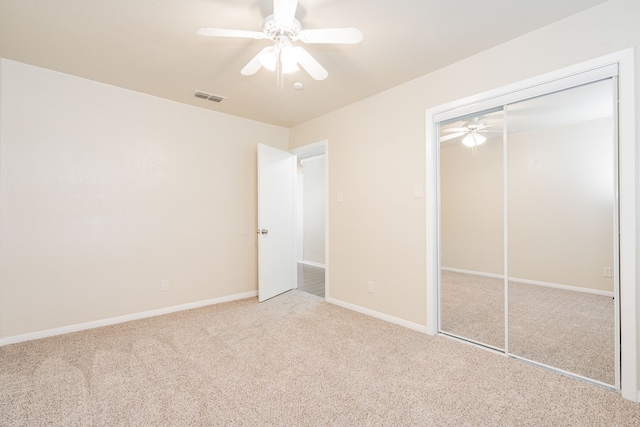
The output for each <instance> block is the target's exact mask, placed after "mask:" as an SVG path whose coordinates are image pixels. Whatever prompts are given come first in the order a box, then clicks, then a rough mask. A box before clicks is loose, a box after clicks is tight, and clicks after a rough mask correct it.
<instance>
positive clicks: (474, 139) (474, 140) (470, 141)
mask: <svg viewBox="0 0 640 427" xmlns="http://www.w3.org/2000/svg"><path fill="white" fill-rule="evenodd" d="M486 141H487V138H485V137H484V136H482V135H480V134H479V133H478V132H477V131H472V132H469V133H468V134H467V136H465V137H464V139H463V140H462V143H463V144H464V145H466V146H467V147H477V146H478V145H480V144H484V143H485V142H486Z"/></svg>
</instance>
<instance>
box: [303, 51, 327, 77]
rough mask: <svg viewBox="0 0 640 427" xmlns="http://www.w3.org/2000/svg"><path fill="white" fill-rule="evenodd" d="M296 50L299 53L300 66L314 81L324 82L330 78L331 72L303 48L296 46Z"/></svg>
mask: <svg viewBox="0 0 640 427" xmlns="http://www.w3.org/2000/svg"><path fill="white" fill-rule="evenodd" d="M295 49H296V52H297V53H298V64H300V66H301V67H302V68H304V69H305V71H306V72H307V73H309V75H310V76H311V77H313V78H314V80H324V79H326V78H327V77H328V76H329V72H328V71H327V70H325V69H324V67H323V66H322V65H320V63H319V62H318V61H316V59H315V58H314V57H313V56H311V55H310V54H309V52H307V51H306V50H305V49H304V48H303V47H302V46H296V48H295Z"/></svg>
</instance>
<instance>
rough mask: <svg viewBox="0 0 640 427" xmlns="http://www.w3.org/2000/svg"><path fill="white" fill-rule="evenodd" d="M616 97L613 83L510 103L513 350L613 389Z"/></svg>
mask: <svg viewBox="0 0 640 427" xmlns="http://www.w3.org/2000/svg"><path fill="white" fill-rule="evenodd" d="M613 94H614V87H613V79H608V80H603V81H600V82H596V83H591V84H588V85H583V86H579V87H576V88H572V89H568V90H564V91H561V92H556V93H552V94H549V95H546V96H542V97H538V98H534V99H530V100H526V101H522V102H519V103H515V104H511V105H509V106H508V107H507V129H508V131H509V133H508V139H507V165H508V182H507V186H508V198H507V199H508V209H507V211H508V216H507V224H508V257H507V258H508V271H509V291H508V295H509V307H508V312H509V316H508V329H509V330H508V333H509V352H510V353H512V354H514V355H518V356H521V357H524V358H527V359H530V360H533V361H536V362H540V363H543V364H546V365H550V366H553V367H556V368H559V369H562V370H565V371H568V372H572V373H575V374H578V375H581V376H585V377H588V378H590V379H594V380H597V381H600V382H603V383H606V384H612V385H613V384H614V383H615V339H614V338H615V335H614V329H615V322H614V320H615V313H614V299H613V296H614V278H613V277H614V273H615V270H616V269H615V268H614V214H615V193H614V189H615V185H616V183H615V181H614V174H615V170H614V157H615V150H614V142H615V137H614V131H615V129H614V122H613V117H614V115H613V105H614V98H613ZM607 276H608V277H607Z"/></svg>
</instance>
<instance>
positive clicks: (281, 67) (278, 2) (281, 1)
mask: <svg viewBox="0 0 640 427" xmlns="http://www.w3.org/2000/svg"><path fill="white" fill-rule="evenodd" d="M297 7H298V0H273V15H269V16H267V17H266V19H265V20H264V23H263V25H262V31H261V32H260V31H247V30H228V29H221V28H201V29H199V30H198V34H200V35H202V36H211V37H239V38H249V39H258V40H260V39H268V40H271V41H272V42H273V45H272V46H268V47H265V48H264V49H262V50H261V51H260V52H258V54H257V55H256V56H254V57H253V59H251V61H249V63H248V64H247V65H245V66H244V68H243V69H242V70H241V71H240V73H241V74H243V75H245V76H250V75H253V74H255V73H257V72H258V70H260V68H262V67H264V68H266V69H268V70H271V71H277V72H278V75H279V76H280V78H281V77H282V75H283V74H286V73H291V72H294V71H298V70H299V68H298V65H299V66H300V67H302V68H303V69H304V70H305V71H306V72H307V73H309V75H310V76H311V77H313V78H314V79H315V80H324V79H326V78H327V76H328V75H329V72H328V71H327V70H326V69H325V68H324V67H323V66H322V65H320V63H319V62H318V61H316V59H315V58H314V57H313V56H311V54H309V52H307V51H306V49H304V48H303V47H302V46H294V43H295V42H297V41H301V42H303V43H334V44H357V43H360V41H362V32H361V31H360V30H358V29H357V28H353V27H348V28H325V29H311V30H303V29H302V26H301V24H300V21H298V20H297V19H296V18H295V15H296V9H297Z"/></svg>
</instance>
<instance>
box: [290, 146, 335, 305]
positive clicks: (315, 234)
mask: <svg viewBox="0 0 640 427" xmlns="http://www.w3.org/2000/svg"><path fill="white" fill-rule="evenodd" d="M294 154H295V155H296V156H297V171H296V271H297V288H298V290H301V291H304V292H307V293H310V294H313V295H316V296H319V297H321V298H326V296H327V291H326V269H327V268H326V267H327V262H326V261H327V255H326V254H327V245H326V240H327V239H326V235H327V230H328V228H327V225H326V223H327V176H328V175H327V143H326V141H322V142H319V143H316V144H312V145H308V146H305V147H302V148H300V149H297V150H295V151H294Z"/></svg>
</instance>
